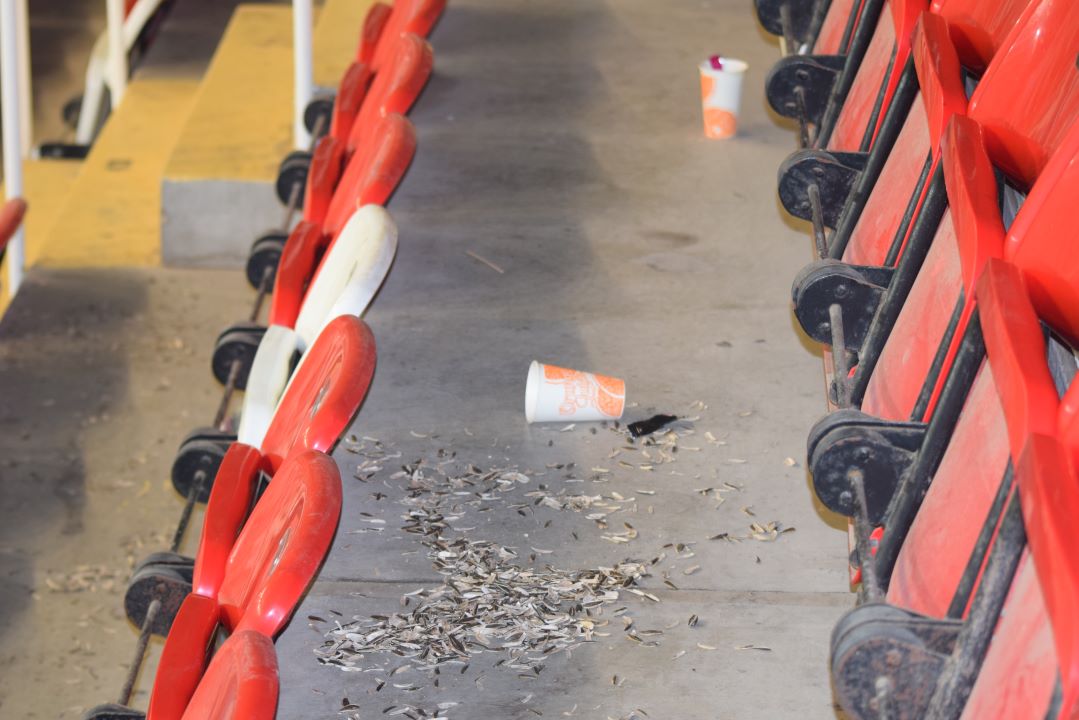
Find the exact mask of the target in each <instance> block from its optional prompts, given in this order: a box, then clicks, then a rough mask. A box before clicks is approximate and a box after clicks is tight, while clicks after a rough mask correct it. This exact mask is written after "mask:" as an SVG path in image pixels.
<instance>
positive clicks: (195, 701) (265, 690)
mask: <svg viewBox="0 0 1079 720" xmlns="http://www.w3.org/2000/svg"><path fill="white" fill-rule="evenodd" d="M279 683H280V678H279V677H278V673H277V653H276V652H275V651H274V646H273V642H272V641H271V640H270V639H269V638H268V637H266V636H265V635H260V634H259V633H257V632H251V631H241V632H237V633H234V634H233V635H232V636H231V637H230V638H229V639H228V640H226V641H225V642H224V644H223V645H222V646H221V648H220V649H219V650H218V651H217V653H215V654H214V659H213V660H212V661H211V662H210V666H209V667H208V668H206V674H205V675H203V677H202V681H201V682H200V683H199V686H198V688H197V689H196V690H195V694H194V695H193V696H192V698H191V704H190V705H188V707H187V712H185V713H184V715H183V720H273V718H274V716H275V715H277V695H278V686H279Z"/></svg>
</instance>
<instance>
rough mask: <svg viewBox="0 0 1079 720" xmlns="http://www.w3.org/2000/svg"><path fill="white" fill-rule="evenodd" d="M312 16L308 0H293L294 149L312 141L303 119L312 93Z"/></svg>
mask: <svg viewBox="0 0 1079 720" xmlns="http://www.w3.org/2000/svg"><path fill="white" fill-rule="evenodd" d="M311 15H312V9H311V0H292V52H293V62H292V77H293V81H292V82H293V92H292V96H293V97H292V102H293V112H292V136H293V138H292V139H293V144H294V145H295V146H296V149H297V150H306V149H307V148H308V146H309V145H310V144H311V138H310V135H309V134H308V132H307V127H306V126H305V125H304V122H303V114H304V110H305V109H306V108H307V103H309V102H310V101H311V98H312V97H313V96H314V94H315V74H314V69H313V65H314V63H313V60H312V48H311V45H312V40H311V33H312V29H313V23H312V17H311Z"/></svg>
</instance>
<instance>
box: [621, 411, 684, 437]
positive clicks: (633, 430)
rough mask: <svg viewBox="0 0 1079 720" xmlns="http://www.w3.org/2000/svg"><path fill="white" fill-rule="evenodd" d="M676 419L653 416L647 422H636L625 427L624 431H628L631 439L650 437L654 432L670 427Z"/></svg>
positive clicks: (672, 416)
mask: <svg viewBox="0 0 1079 720" xmlns="http://www.w3.org/2000/svg"><path fill="white" fill-rule="evenodd" d="M677 419H678V416H676V415H662V414H660V415H653V416H652V417H650V418H648V419H647V420H638V421H637V422H632V423H629V424H628V425H626V429H627V430H629V434H630V435H632V436H633V437H635V438H637V437H641V436H642V435H651V434H652V433H654V432H655V431H656V430H659V429H660V428H662V427H665V426H667V425H670V424H671V423H672V422H674V421H675V420H677Z"/></svg>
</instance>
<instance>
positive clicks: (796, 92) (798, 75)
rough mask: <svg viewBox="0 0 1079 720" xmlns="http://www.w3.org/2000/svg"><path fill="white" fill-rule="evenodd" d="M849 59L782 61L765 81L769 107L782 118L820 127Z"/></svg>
mask: <svg viewBox="0 0 1079 720" xmlns="http://www.w3.org/2000/svg"><path fill="white" fill-rule="evenodd" d="M846 60H847V58H846V56H845V55H788V56H787V57H785V58H780V59H779V61H777V62H776V64H775V65H773V66H772V69H771V70H769V71H768V77H767V78H766V79H765V82H764V87H765V96H766V97H767V98H768V104H769V105H771V106H772V109H773V110H775V111H776V112H777V113H779V114H780V115H782V116H783V117H789V118H793V119H795V120H797V119H799V116H802V117H803V118H804V119H805V120H807V121H808V122H811V123H813V124H814V125H816V124H819V123H820V121H821V119H822V118H823V117H824V110H825V108H826V107H827V106H828V101H829V98H831V96H832V87H833V86H834V85H835V83H836V80H837V79H838V77H839V74H840V73H841V72H842V71H843V65H844V64H845V63H846ZM803 113H804V115H803Z"/></svg>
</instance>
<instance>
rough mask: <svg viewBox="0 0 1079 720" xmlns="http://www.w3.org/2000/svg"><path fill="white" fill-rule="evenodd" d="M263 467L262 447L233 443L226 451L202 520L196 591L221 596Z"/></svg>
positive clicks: (208, 595) (196, 566) (193, 585)
mask: <svg viewBox="0 0 1079 720" xmlns="http://www.w3.org/2000/svg"><path fill="white" fill-rule="evenodd" d="M261 469H262V453H260V452H259V451H258V448H253V447H251V446H249V445H244V444H242V443H233V445H232V446H231V447H229V449H228V452H226V453H225V459H224V460H222V461H221V467H220V468H219V469H218V471H217V476H216V477H215V478H214V485H213V489H212V490H211V491H210V501H209V502H208V503H207V505H206V514H205V516H204V517H203V521H202V536H201V538H200V540H199V549H198V554H197V555H196V556H195V569H194V575H193V578H192V587H191V591H192V592H193V593H195V594H197V595H202V596H204V597H208V598H216V597H217V592H218V590H220V589H221V583H222V581H223V580H224V578H225V565H226V563H227V561H228V556H229V553H230V552H231V551H232V546H233V545H234V544H235V543H236V538H237V536H238V535H239V534H240V529H241V528H242V527H243V525H244V521H245V520H246V519H247V514H248V513H249V512H250V510H251V502H252V500H253V499H254V496H255V487H256V486H257V484H258V481H259V474H260V472H261Z"/></svg>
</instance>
